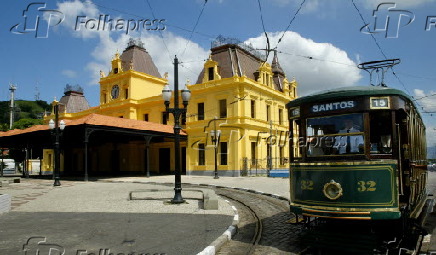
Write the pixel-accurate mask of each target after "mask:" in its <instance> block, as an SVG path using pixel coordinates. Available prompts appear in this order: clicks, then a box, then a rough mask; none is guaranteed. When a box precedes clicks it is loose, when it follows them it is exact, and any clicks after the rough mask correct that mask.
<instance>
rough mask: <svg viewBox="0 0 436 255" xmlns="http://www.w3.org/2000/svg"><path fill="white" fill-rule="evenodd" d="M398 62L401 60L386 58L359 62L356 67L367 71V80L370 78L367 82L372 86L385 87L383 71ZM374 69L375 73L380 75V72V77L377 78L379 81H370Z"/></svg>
mask: <svg viewBox="0 0 436 255" xmlns="http://www.w3.org/2000/svg"><path fill="white" fill-rule="evenodd" d="M400 62H401V61H400V59H399V58H395V59H386V60H378V61H370V62H364V63H360V64H359V65H358V66H357V67H358V68H359V69H362V70H365V71H367V72H368V73H369V80H370V81H369V82H370V83H371V85H372V86H382V87H387V86H386V84H385V83H384V79H385V73H386V72H387V71H388V70H389V68H392V67H393V66H394V65H398V64H399V63H400ZM374 71H375V73H376V74H377V75H380V73H381V79H378V81H379V82H378V83H376V84H373V83H372V76H373V74H374ZM378 77H379V76H378ZM378 77H377V78H378Z"/></svg>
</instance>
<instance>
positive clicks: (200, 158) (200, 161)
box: [198, 143, 206, 166]
mask: <svg viewBox="0 0 436 255" xmlns="http://www.w3.org/2000/svg"><path fill="white" fill-rule="evenodd" d="M204 152H205V150H204V143H199V144H198V165H199V166H204V165H205V164H206V160H205V153H204Z"/></svg>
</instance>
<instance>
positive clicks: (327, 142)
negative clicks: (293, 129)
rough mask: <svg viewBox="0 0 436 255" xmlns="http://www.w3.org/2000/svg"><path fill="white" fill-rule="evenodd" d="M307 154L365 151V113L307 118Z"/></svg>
mask: <svg viewBox="0 0 436 255" xmlns="http://www.w3.org/2000/svg"><path fill="white" fill-rule="evenodd" d="M306 133H307V140H306V146H305V147H306V148H307V156H309V157H317V156H326V155H353V154H354V155H355V154H363V153H364V133H363V114H360V113H354V114H344V115H336V116H328V117H320V118H311V119H307V129H306Z"/></svg>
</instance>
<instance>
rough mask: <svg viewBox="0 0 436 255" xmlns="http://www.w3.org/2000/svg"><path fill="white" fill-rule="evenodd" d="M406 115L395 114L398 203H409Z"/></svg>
mask: <svg viewBox="0 0 436 255" xmlns="http://www.w3.org/2000/svg"><path fill="white" fill-rule="evenodd" d="M407 123H408V120H407V115H406V114H405V113H404V112H397V114H396V123H395V124H396V129H397V130H396V131H397V134H398V143H399V145H398V148H399V152H398V170H399V174H398V178H399V180H398V186H399V187H398V192H399V195H400V203H409V202H410V201H409V199H410V193H411V187H410V181H409V179H410V173H411V172H410V171H411V169H410V158H409V150H410V148H409V147H408V144H409V136H408V133H409V127H408V125H407Z"/></svg>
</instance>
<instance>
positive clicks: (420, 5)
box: [0, 0, 436, 146]
mask: <svg viewBox="0 0 436 255" xmlns="http://www.w3.org/2000/svg"><path fill="white" fill-rule="evenodd" d="M388 2H390V4H388V3H387V1H380V0H354V1H350V0H347V1H344V0H342V1H338V0H323V1H321V0H268V1H267V0H236V1H235V0H207V1H205V0H184V1H180V0H130V1H110V0H92V1H91V0H68V1H54V0H49V1H37V2H35V1H27V0H19V1H17V0H6V1H3V3H4V4H3V8H2V9H3V12H2V15H1V16H0V20H1V22H0V45H1V46H2V47H0V56H1V58H2V61H0V70H1V71H0V73H1V75H0V100H1V101H4V100H9V99H10V96H9V85H10V84H14V85H15V86H16V87H17V90H16V93H15V95H16V99H23V100H35V99H36V98H39V99H41V100H45V101H48V102H51V101H53V99H54V98H55V97H56V98H57V99H59V98H60V97H62V95H63V92H64V88H65V86H66V85H67V84H70V85H76V84H78V85H80V86H82V87H83V89H84V91H85V96H86V98H87V100H88V101H89V103H90V105H91V106H97V105H98V104H99V84H98V81H99V77H100V70H102V71H104V72H105V73H107V72H108V70H109V69H110V60H111V59H112V57H113V56H114V54H115V53H116V52H117V51H118V52H119V53H121V52H122V51H123V50H124V49H125V48H126V45H127V42H128V40H129V38H135V39H138V38H141V40H142V42H143V43H144V46H145V48H146V49H147V51H148V52H149V54H150V55H151V56H152V58H153V60H154V62H155V64H156V66H157V67H158V69H159V72H160V73H161V74H163V73H165V72H168V73H169V80H170V85H172V81H173V80H172V79H173V78H172V77H173V70H174V67H173V60H174V57H175V56H176V55H177V57H178V59H179V61H180V62H182V63H181V65H180V67H179V83H180V84H183V83H185V82H186V81H187V80H188V79H189V81H190V83H193V82H195V81H196V80H197V77H198V75H199V73H200V71H201V69H202V68H203V64H204V61H205V60H206V59H207V58H208V55H209V53H210V48H211V43H212V42H213V41H214V40H215V39H216V38H217V37H218V36H223V37H226V38H235V39H238V40H240V41H241V42H245V43H247V44H251V45H252V46H253V47H254V48H257V49H265V48H266V47H267V41H269V46H270V48H275V49H276V50H277V51H278V57H279V61H280V64H281V66H282V68H283V69H284V71H285V73H286V75H287V77H288V79H290V80H291V79H293V78H295V79H296V81H297V82H298V95H299V96H304V95H307V94H310V93H313V92H316V91H319V90H324V89H331V88H336V87H343V86H355V85H365V86H366V85H368V86H369V85H370V84H371V83H378V82H379V81H380V79H379V77H380V75H379V74H381V72H379V73H374V75H373V79H370V75H369V74H368V73H367V72H366V71H364V70H360V69H359V68H357V65H358V64H359V63H362V62H368V61H376V60H384V59H396V58H399V59H400V60H401V63H400V64H398V65H396V66H394V67H393V68H392V69H388V70H387V71H386V73H385V79H384V83H385V84H386V85H387V86H389V87H392V88H396V89H400V90H403V91H405V92H406V93H407V94H409V95H410V96H412V97H413V98H414V99H416V101H415V102H416V104H417V106H418V107H419V109H420V110H421V113H422V116H423V118H424V122H425V124H426V126H427V140H428V145H429V146H436V130H435V129H436V100H435V99H436V96H431V95H434V94H436V86H435V82H436V73H435V71H436V70H435V66H436V63H435V62H436V51H435V50H434V42H436V0H417V1H407V0H397V1H388ZM99 17H102V20H103V19H104V18H106V20H112V23H113V25H112V27H111V28H112V29H109V28H110V26H109V25H106V27H105V29H103V25H102V22H101V23H100V27H99V26H98V20H99ZM144 20H148V21H146V22H144ZM154 20H156V21H154ZM153 21H154V22H153ZM386 21H389V22H386ZM115 24H116V25H115ZM144 24H146V25H145V26H144ZM365 25H366V26H365ZM128 28H129V29H128ZM265 34H267V35H268V40H267V39H266V36H265ZM264 53H265V52H264ZM271 55H272V54H271ZM271 55H270V58H269V61H271Z"/></svg>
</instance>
